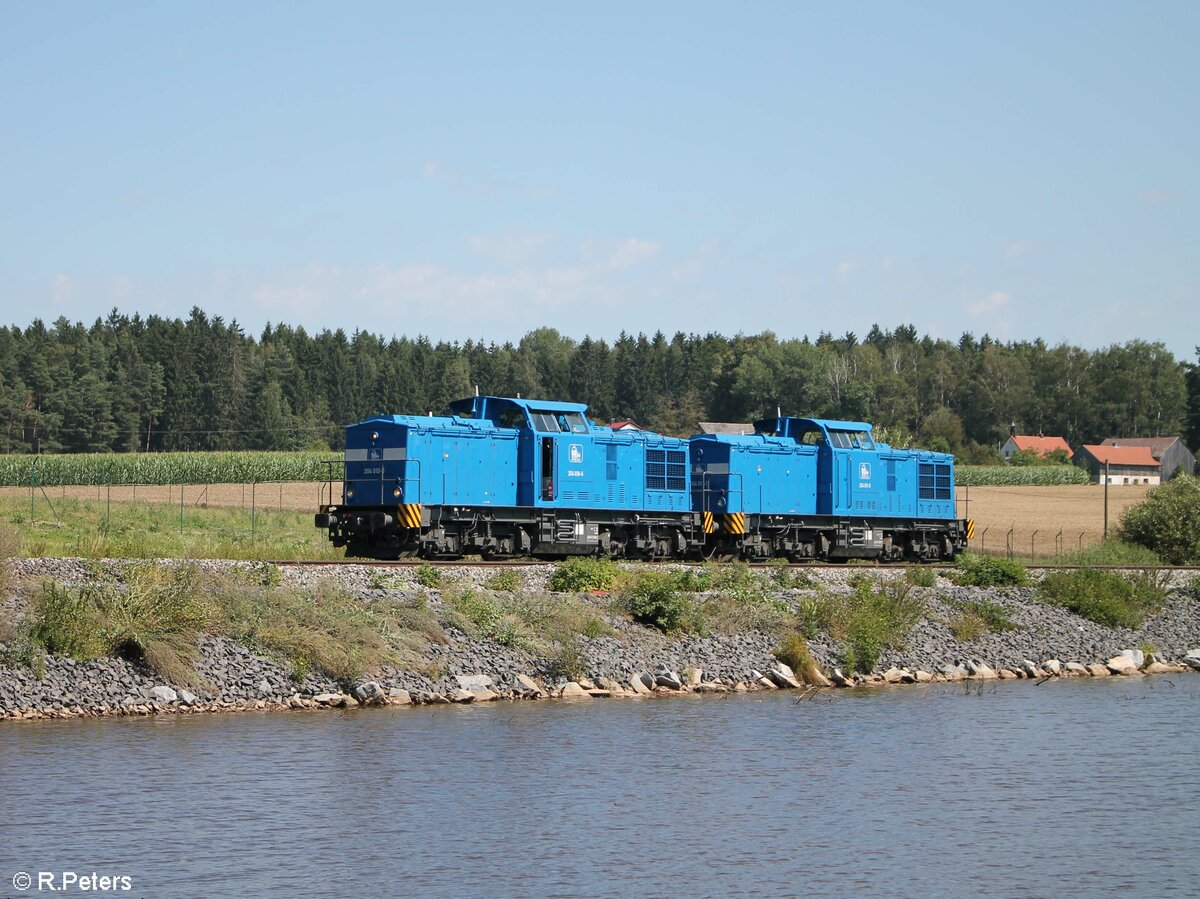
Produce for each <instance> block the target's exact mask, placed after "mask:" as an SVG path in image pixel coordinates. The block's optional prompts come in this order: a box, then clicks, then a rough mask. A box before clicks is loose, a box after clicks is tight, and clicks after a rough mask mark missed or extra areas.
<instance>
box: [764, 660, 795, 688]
mask: <svg viewBox="0 0 1200 899" xmlns="http://www.w3.org/2000/svg"><path fill="white" fill-rule="evenodd" d="M767 677H769V678H770V679H771V680H772V681H773V682H774V683H775V686H777V687H779V688H781V689H784V690H798V689H800V686H801V684H800V681H799V680H797V679H796V672H795V671H793V670H792V668H791V666H790V665H787V664H785V663H783V662H776V663H775V664H774V665H772V666H771V670H770V671H768V672H767Z"/></svg>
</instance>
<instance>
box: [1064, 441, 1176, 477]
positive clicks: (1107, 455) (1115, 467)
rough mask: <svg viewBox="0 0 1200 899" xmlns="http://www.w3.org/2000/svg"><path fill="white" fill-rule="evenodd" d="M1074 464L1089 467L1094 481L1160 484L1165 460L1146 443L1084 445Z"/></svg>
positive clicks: (1076, 455)
mask: <svg viewBox="0 0 1200 899" xmlns="http://www.w3.org/2000/svg"><path fill="white" fill-rule="evenodd" d="M1075 464H1076V465H1082V466H1085V467H1087V468H1088V469H1089V470H1090V471H1091V473H1092V483H1095V484H1103V483H1105V479H1106V478H1107V480H1108V483H1109V484H1112V485H1114V486H1117V485H1124V484H1158V483H1161V482H1162V463H1161V462H1159V461H1158V460H1157V459H1155V458H1154V456H1153V454H1151V452H1150V448H1149V447H1147V446H1106V445H1104V444H1097V445H1095V446H1092V445H1090V444H1086V443H1085V444H1084V445H1083V446H1081V447H1080V448H1079V452H1077V453H1076V454H1075Z"/></svg>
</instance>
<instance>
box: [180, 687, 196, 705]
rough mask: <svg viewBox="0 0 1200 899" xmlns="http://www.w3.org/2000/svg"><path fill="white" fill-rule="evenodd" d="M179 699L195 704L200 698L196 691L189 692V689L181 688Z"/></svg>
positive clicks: (186, 703) (185, 702)
mask: <svg viewBox="0 0 1200 899" xmlns="http://www.w3.org/2000/svg"><path fill="white" fill-rule="evenodd" d="M179 701H180V702H182V703H183V704H184V705H195V704H196V703H197V702H199V701H200V700H199V699H198V698H197V697H196V694H195V693H189V692H188V691H187V690H180V691H179Z"/></svg>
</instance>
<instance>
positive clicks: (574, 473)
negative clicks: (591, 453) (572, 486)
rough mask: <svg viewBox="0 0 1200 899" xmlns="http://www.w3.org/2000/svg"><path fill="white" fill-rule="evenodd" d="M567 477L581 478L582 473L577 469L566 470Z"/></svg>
mask: <svg viewBox="0 0 1200 899" xmlns="http://www.w3.org/2000/svg"><path fill="white" fill-rule="evenodd" d="M567 477H569V478H581V477H583V472H582V471H581V470H580V469H578V468H568V469H567Z"/></svg>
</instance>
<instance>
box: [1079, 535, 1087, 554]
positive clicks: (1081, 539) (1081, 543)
mask: <svg viewBox="0 0 1200 899" xmlns="http://www.w3.org/2000/svg"><path fill="white" fill-rule="evenodd" d="M1086 533H1087V531H1080V532H1079V551H1080V552H1083V535H1084V534H1086Z"/></svg>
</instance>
